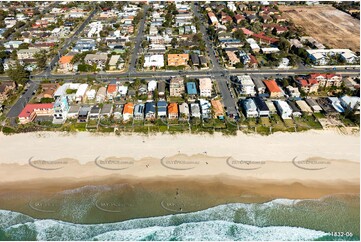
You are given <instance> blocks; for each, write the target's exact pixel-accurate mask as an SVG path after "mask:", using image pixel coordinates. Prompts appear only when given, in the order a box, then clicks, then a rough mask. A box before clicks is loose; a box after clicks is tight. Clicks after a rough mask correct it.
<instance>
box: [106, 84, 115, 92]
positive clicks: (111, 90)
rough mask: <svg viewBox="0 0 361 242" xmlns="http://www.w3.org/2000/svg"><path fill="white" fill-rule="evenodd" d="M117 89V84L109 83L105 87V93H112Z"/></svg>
mask: <svg viewBox="0 0 361 242" xmlns="http://www.w3.org/2000/svg"><path fill="white" fill-rule="evenodd" d="M116 91H117V85H116V84H109V85H108V87H107V93H114V92H116Z"/></svg>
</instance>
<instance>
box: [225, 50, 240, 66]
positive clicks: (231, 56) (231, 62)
mask: <svg viewBox="0 0 361 242" xmlns="http://www.w3.org/2000/svg"><path fill="white" fill-rule="evenodd" d="M226 54H227V58H228V63H229V65H232V66H233V65H235V64H237V63H239V62H241V61H240V59H239V58H238V57H237V55H236V54H235V53H234V52H233V51H226Z"/></svg>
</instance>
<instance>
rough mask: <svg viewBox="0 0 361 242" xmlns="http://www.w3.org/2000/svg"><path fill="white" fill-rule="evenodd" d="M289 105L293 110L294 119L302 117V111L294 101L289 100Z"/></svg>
mask: <svg viewBox="0 0 361 242" xmlns="http://www.w3.org/2000/svg"><path fill="white" fill-rule="evenodd" d="M287 104H288V105H289V106H290V108H291V110H292V116H293V117H300V116H301V115H302V113H301V110H300V109H299V108H298V107H297V106H296V103H295V102H294V101H290V100H288V101H287Z"/></svg>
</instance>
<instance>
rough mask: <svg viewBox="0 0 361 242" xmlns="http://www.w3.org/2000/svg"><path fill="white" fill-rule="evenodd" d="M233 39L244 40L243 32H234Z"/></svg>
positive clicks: (239, 30)
mask: <svg viewBox="0 0 361 242" xmlns="http://www.w3.org/2000/svg"><path fill="white" fill-rule="evenodd" d="M233 37H234V38H236V39H239V40H240V41H242V40H244V39H245V37H244V33H243V31H242V30H241V29H238V30H236V31H235V32H234V33H233Z"/></svg>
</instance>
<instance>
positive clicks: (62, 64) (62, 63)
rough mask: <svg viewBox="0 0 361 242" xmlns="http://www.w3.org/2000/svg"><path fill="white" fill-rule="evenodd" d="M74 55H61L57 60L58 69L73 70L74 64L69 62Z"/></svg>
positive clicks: (63, 70) (62, 70)
mask: <svg viewBox="0 0 361 242" xmlns="http://www.w3.org/2000/svg"><path fill="white" fill-rule="evenodd" d="M73 58H74V56H72V55H65V56H62V57H61V58H60V60H59V68H58V71H60V72H70V71H72V70H73V68H74V66H73V64H72V63H71V61H72V59H73Z"/></svg>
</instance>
